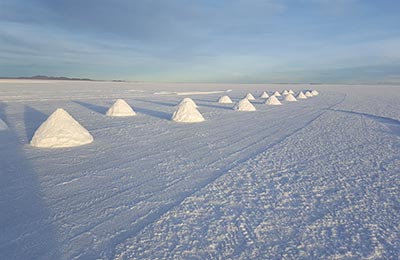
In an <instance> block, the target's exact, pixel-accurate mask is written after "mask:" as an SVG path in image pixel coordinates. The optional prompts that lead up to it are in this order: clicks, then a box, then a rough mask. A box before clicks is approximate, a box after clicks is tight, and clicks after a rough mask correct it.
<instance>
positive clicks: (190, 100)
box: [178, 97, 198, 108]
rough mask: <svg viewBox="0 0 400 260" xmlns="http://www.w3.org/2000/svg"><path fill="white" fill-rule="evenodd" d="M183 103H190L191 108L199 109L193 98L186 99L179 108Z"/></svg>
mask: <svg viewBox="0 0 400 260" xmlns="http://www.w3.org/2000/svg"><path fill="white" fill-rule="evenodd" d="M183 103H188V104H189V105H191V106H194V107H195V108H198V106H197V104H196V103H195V102H194V101H193V99H191V98H188V97H187V98H184V99H182V101H181V102H180V103H179V104H178V106H180V105H182V104H183Z"/></svg>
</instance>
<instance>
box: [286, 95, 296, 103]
mask: <svg viewBox="0 0 400 260" xmlns="http://www.w3.org/2000/svg"><path fill="white" fill-rule="evenodd" d="M283 100H285V101H289V102H294V101H297V99H296V98H295V97H294V96H293V95H292V94H288V95H287V96H286V97H285V98H284V99H283Z"/></svg>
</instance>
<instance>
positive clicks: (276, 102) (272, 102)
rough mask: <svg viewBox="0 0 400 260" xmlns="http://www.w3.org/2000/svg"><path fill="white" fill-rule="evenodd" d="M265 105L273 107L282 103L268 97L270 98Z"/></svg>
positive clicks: (273, 97)
mask: <svg viewBox="0 0 400 260" xmlns="http://www.w3.org/2000/svg"><path fill="white" fill-rule="evenodd" d="M265 104H267V105H273V106H276V105H282V103H281V102H280V101H279V100H278V99H277V98H276V97H275V96H274V95H272V96H270V97H269V98H268V99H267V101H266V102H265Z"/></svg>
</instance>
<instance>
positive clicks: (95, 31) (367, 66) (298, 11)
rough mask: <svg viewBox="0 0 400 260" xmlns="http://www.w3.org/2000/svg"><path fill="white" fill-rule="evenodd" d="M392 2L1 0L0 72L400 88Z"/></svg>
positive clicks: (399, 45)
mask: <svg viewBox="0 0 400 260" xmlns="http://www.w3.org/2000/svg"><path fill="white" fill-rule="evenodd" d="M399 12H400V1H397V0H392V1H389V0H280V1H278V0H138V1H131V0H113V1H111V0H85V1H82V0H0V76H30V75H36V74H44V75H52V76H58V75H62V76H70V77H90V78H96V79H127V80H137V81H168V82H171V81H172V82H175V81H178V82H243V83H264V82H265V83H268V82H299V83H302V82H324V83H341V82H349V83H358V82H369V83H375V82H400V18H399Z"/></svg>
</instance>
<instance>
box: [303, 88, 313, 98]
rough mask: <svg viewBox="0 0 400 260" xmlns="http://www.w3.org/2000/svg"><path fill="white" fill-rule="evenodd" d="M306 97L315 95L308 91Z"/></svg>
mask: <svg viewBox="0 0 400 260" xmlns="http://www.w3.org/2000/svg"><path fill="white" fill-rule="evenodd" d="M304 95H305V96H306V97H312V96H313V94H311V92H310V91H308V90H307V92H306V93H305V94H304Z"/></svg>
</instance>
